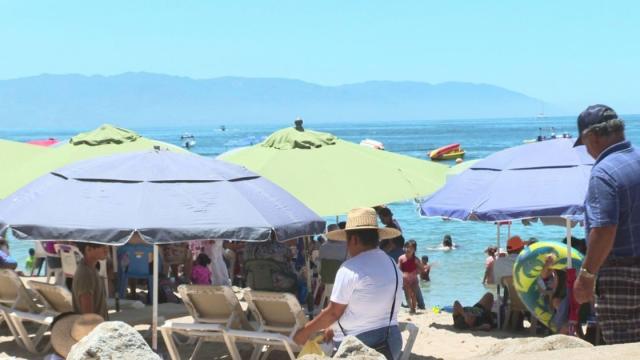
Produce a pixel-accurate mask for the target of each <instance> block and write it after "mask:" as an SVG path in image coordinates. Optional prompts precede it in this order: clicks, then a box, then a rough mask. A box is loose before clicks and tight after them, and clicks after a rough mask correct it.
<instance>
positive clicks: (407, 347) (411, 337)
mask: <svg viewBox="0 0 640 360" xmlns="http://www.w3.org/2000/svg"><path fill="white" fill-rule="evenodd" d="M398 327H399V328H400V332H401V333H403V332H405V331H406V332H407V333H409V334H408V336H407V340H406V341H404V347H403V348H402V354H400V360H409V357H411V351H412V350H413V345H414V344H415V343H416V339H417V338H418V330H419V329H418V326H417V325H416V324H414V323H407V322H399V323H398Z"/></svg>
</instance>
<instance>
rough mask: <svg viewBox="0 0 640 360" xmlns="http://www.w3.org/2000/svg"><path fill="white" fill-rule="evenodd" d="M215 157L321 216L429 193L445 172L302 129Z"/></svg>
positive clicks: (409, 159) (431, 166)
mask: <svg viewBox="0 0 640 360" xmlns="http://www.w3.org/2000/svg"><path fill="white" fill-rule="evenodd" d="M220 158H221V159H223V160H225V161H229V162H232V163H236V164H241V165H244V166H246V167H247V168H249V169H250V170H252V171H255V172H256V173H258V174H260V175H262V176H264V177H266V178H268V179H269V180H271V181H273V182H274V183H276V184H278V185H279V186H281V187H283V188H284V189H286V190H287V191H289V192H290V193H291V194H293V195H294V196H295V197H296V198H298V199H300V201H302V202H303V203H305V204H306V205H307V206H309V207H310V208H311V209H313V210H314V211H315V212H317V213H318V214H320V215H322V216H331V215H339V214H343V213H346V212H348V211H349V210H351V209H353V208H357V207H362V206H376V205H380V204H386V203H389V202H394V201H400V200H406V199H412V198H416V197H420V196H424V195H427V194H430V193H432V192H433V191H435V190H437V189H438V188H440V187H441V186H442V185H443V184H444V182H445V180H446V173H447V167H446V166H444V165H440V164H433V163H431V162H429V161H425V160H419V159H416V158H412V157H409V156H403V155H398V154H394V153H390V152H387V151H380V150H376V149H371V148H368V147H364V146H360V145H358V144H354V143H351V142H347V141H343V140H340V139H338V138H336V137H335V136H333V135H331V134H328V133H322V132H316V131H310V130H305V129H303V128H302V124H299V126H296V127H294V128H287V129H283V130H280V131H277V132H275V133H273V134H271V136H269V137H268V138H267V139H266V140H265V141H264V142H262V143H260V144H258V145H255V146H252V147H248V148H244V149H239V150H237V151H231V152H229V153H226V154H223V155H221V156H220Z"/></svg>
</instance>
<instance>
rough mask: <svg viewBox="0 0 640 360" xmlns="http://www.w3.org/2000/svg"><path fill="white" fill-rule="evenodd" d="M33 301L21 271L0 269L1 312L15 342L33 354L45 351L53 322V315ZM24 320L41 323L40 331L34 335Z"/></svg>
mask: <svg viewBox="0 0 640 360" xmlns="http://www.w3.org/2000/svg"><path fill="white" fill-rule="evenodd" d="M44 310H45V308H44V307H43V306H42V305H39V304H38V303H36V301H35V300H34V298H33V296H32V294H31V293H30V291H29V290H28V289H27V288H26V287H25V286H24V284H23V283H22V281H21V280H20V278H19V277H18V274H17V273H16V272H15V271H13V270H8V269H1V270H0V312H1V313H2V319H3V320H4V321H6V322H7V325H8V326H9V330H10V331H11V334H12V335H13V336H14V338H15V341H16V344H18V346H20V347H23V348H25V349H26V350H27V351H29V352H31V353H33V354H43V353H45V352H47V351H48V350H49V348H50V344H49V343H48V342H47V343H46V344H45V343H44V342H43V339H44V334H45V332H46V331H47V330H48V329H49V326H50V325H51V323H52V322H53V314H51V313H49V312H47V311H44ZM25 322H31V323H35V324H38V325H39V326H38V330H37V331H36V333H35V336H34V337H33V338H32V337H31V335H30V334H29V332H28V331H27V329H26V327H25Z"/></svg>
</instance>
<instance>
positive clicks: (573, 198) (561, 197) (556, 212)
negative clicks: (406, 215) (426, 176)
mask: <svg viewBox="0 0 640 360" xmlns="http://www.w3.org/2000/svg"><path fill="white" fill-rule="evenodd" d="M573 143H574V142H573V141H572V140H571V139H555V140H547V141H541V142H536V143H530V144H525V145H520V146H516V147H513V148H509V149H506V150H502V151H499V152H497V153H494V154H492V155H490V156H489V157H487V158H486V159H484V160H481V161H478V162H477V163H475V164H473V165H472V166H471V167H470V168H469V169H467V170H465V171H463V172H461V173H460V174H459V175H456V176H454V177H452V178H450V180H449V182H448V183H447V184H446V185H445V186H444V187H443V188H442V189H440V190H439V191H437V192H436V193H434V194H432V195H431V196H430V197H428V198H426V199H424V200H423V201H421V203H420V213H421V215H423V216H441V217H447V218H454V219H459V220H479V221H497V222H500V221H508V220H516V219H528V218H540V219H543V220H544V219H551V218H553V219H557V218H563V220H564V224H565V226H566V236H567V249H568V253H569V257H568V259H567V265H568V274H569V276H568V283H567V287H568V289H570V288H571V286H572V285H573V282H572V281H571V279H572V278H573V279H575V276H573V277H572V275H575V269H572V267H573V266H572V261H571V227H572V226H573V224H574V223H572V220H579V219H581V218H582V217H583V214H584V199H585V196H586V193H587V186H588V183H589V177H590V173H591V168H592V166H593V163H594V160H593V158H592V157H591V156H590V155H589V154H588V153H587V152H586V149H585V147H584V146H578V147H575V148H574V147H573ZM498 234H499V225H498ZM498 241H499V235H498ZM569 293H570V290H569ZM573 312H575V309H574V308H572V313H573ZM573 317H574V316H573V315H572V318H573Z"/></svg>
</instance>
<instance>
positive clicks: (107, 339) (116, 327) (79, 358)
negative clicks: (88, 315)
mask: <svg viewBox="0 0 640 360" xmlns="http://www.w3.org/2000/svg"><path fill="white" fill-rule="evenodd" d="M107 359H109V360H110V359H114V360H115V359H123V360H124V359H136V360H160V356H158V355H157V354H156V353H154V352H153V351H152V350H151V348H150V347H149V345H147V343H146V342H145V341H144V339H143V338H142V335H140V333H139V332H137V331H136V330H135V329H134V328H132V327H131V326H129V325H127V324H125V323H123V322H121V321H107V322H103V323H102V324H100V325H98V326H97V327H96V328H95V329H93V331H91V333H89V335H87V336H85V337H84V338H83V339H82V340H80V341H79V342H78V343H77V344H75V345H73V347H72V348H71V351H70V352H69V355H68V356H67V360H107Z"/></svg>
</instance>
